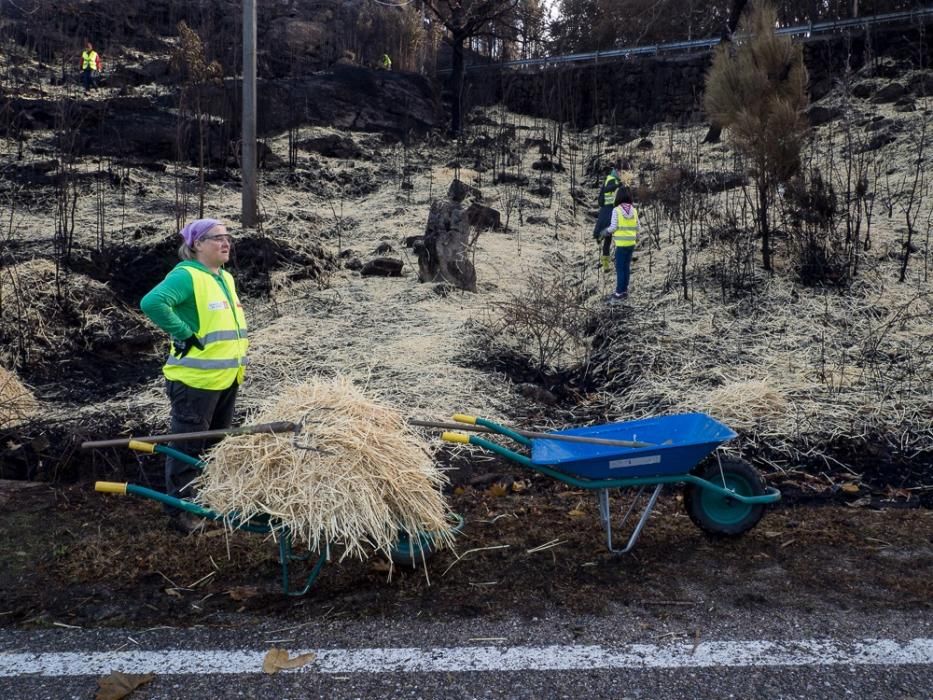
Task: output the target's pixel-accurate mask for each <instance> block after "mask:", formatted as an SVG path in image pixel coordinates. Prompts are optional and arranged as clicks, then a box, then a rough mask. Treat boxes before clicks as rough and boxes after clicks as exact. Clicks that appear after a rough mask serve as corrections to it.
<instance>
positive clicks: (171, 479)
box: [140, 219, 249, 532]
mask: <svg viewBox="0 0 933 700" xmlns="http://www.w3.org/2000/svg"><path fill="white" fill-rule="evenodd" d="M181 237H182V244H181V247H180V248H179V250H178V255H179V257H180V258H181V262H180V263H178V264H177V265H176V266H175V267H174V268H173V269H172V271H171V272H169V273H168V275H166V277H165V279H164V280H163V281H162V282H160V283H159V284H158V285H156V286H155V287H154V288H153V289H152V290H151V291H150V292H149V293H148V294H146V296H144V297H143V298H142V301H141V302H140V307H141V308H142V310H143V312H144V313H145V314H146V315H147V316H148V317H149V318H150V319H151V320H152V321H153V322H154V323H155V324H156V325H157V326H158V327H159V328H161V329H162V330H163V331H165V332H166V333H168V334H169V336H170V338H171V344H170V349H169V354H168V359H167V360H166V362H165V366H164V367H163V368H162V373H163V374H164V375H165V379H166V392H167V393H168V397H169V401H170V402H171V405H172V414H171V417H172V422H171V430H170V432H172V433H191V432H197V431H201V430H215V429H218V428H229V427H230V425H231V423H232V422H233V408H234V403H235V401H236V395H237V389H238V388H239V386H240V384H241V383H242V382H243V376H244V373H245V371H246V365H247V362H248V360H247V356H246V351H247V349H248V347H249V341H248V340H247V335H246V317H245V316H244V314H243V307H242V305H241V304H240V300H239V298H238V297H237V293H236V287H235V285H234V283H233V276H232V275H231V274H230V273H229V272H227V271H226V270H224V269H223V266H224V265H225V264H226V263H227V262H228V261H229V259H230V250H231V247H232V245H233V238H232V236H231V235H230V234H229V233H227V229H226V227H225V226H224V224H223V223H222V222H221V221H218V220H217V219H198V220H197V221H193V222H192V223H190V224H188V225H187V226H185V227H184V228H183V229H182V230H181ZM172 447H174V448H175V449H177V450H180V451H182V452H185V453H187V454H191V455H193V456H197V454H198V453H199V452H200V451H201V450H203V449H204V448H205V447H206V443H204V442H184V443H175V444H173V445H172ZM197 475H198V471H197V470H196V469H194V468H193V467H192V466H191V465H189V464H186V463H184V462H182V461H181V460H178V459H175V458H173V457H168V458H167V459H166V461H165V487H166V492H167V493H168V494H169V495H172V496H178V497H185V496H191V495H193V494H192V492H191V489H190V483H191V481H192V480H193V479H194V478H195V477H196V476H197ZM171 515H172V525H173V527H175V528H176V529H178V530H181V531H183V532H189V531H191V530H193V529H195V527H196V526H197V524H198V522H199V521H198V519H197V518H195V517H193V516H190V515H189V514H187V513H184V512H181V511H177V510H174V509H173V510H172V512H171Z"/></svg>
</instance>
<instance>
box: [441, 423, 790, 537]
mask: <svg viewBox="0 0 933 700" xmlns="http://www.w3.org/2000/svg"><path fill="white" fill-rule="evenodd" d="M453 418H454V420H455V421H456V422H457V423H458V424H460V425H459V426H456V427H460V428H462V429H467V430H479V431H482V432H486V433H496V434H499V435H502V436H505V437H507V438H510V439H511V440H514V441H515V442H517V443H518V444H519V445H521V446H522V447H524V448H526V449H527V450H529V451H530V456H527V455H525V454H521V453H519V452H516V451H515V450H512V449H509V448H508V447H503V446H502V445H500V444H498V443H495V442H492V441H491V440H488V439H486V438H483V437H479V436H478V435H465V434H463V433H455V432H445V433H444V434H443V435H442V439H443V440H445V441H447V442H453V443H466V444H470V445H476V446H477V447H482V448H483V449H486V450H488V451H490V452H494V453H496V454H498V455H501V456H502V457H505V458H506V459H508V460H511V461H512V462H515V463H517V464H520V465H521V466H523V467H527V468H528V469H531V470H533V471H535V472H538V473H539V474H544V475H545V476H549V477H551V478H553V479H557V480H558V481H561V482H563V483H565V484H568V485H570V486H572V487H574V488H580V489H588V490H591V491H595V492H596V499H597V503H598V505H599V514H600V518H601V520H602V523H603V525H604V527H605V530H606V544H607V546H608V547H609V551H611V552H616V553H620V554H621V553H624V552H628V551H630V550H631V549H632V547H634V546H635V542H636V541H637V540H638V536H639V535H640V534H641V531H642V529H643V528H644V526H645V523H646V522H647V521H648V518H649V516H650V515H651V512H652V511H653V510H654V507H655V505H656V503H657V501H658V496H660V494H661V490H662V489H663V488H664V486H665V485H666V484H677V483H683V484H685V491H684V507H685V508H686V510H687V514H688V515H689V516H690V519H691V520H692V521H693V522H694V523H695V524H696V525H697V526H698V527H700V528H701V529H702V530H704V531H705V532H707V533H709V534H710V535H714V536H726V537H735V536H738V535H741V534H743V533H745V532H747V531H748V530H750V529H751V528H753V527H754V526H755V525H756V524H757V523H758V521H759V520H760V519H761V516H762V515H763V514H764V509H765V507H766V506H767V505H768V504H770V503H775V502H777V501H778V500H780V498H781V493H780V491H778V490H777V489H776V488H773V487H768V486H766V485H765V483H764V480H763V479H762V477H761V475H760V474H759V473H758V471H757V470H756V469H755V468H754V467H753V466H752V465H751V464H749V463H748V462H746V461H745V460H744V459H740V458H738V457H734V456H731V455H725V454H720V453H719V452H718V451H716V449H717V448H718V447H719V446H720V445H721V444H723V443H724V442H727V441H728V440H731V439H732V438H734V437H736V433H735V432H734V431H733V430H732V429H731V428H729V427H728V426H726V425H724V424H722V423H720V422H719V421H717V420H715V419H714V418H711V417H710V416H708V415H706V414H703V413H689V414H682V415H671V416H658V417H653V418H645V419H642V420H636V421H628V422H623V423H607V424H602V425H592V426H588V427H585V428H573V429H570V430H560V431H555V432H551V433H532V432H528V431H520V430H513V429H511V428H508V427H506V426H503V425H500V424H498V423H494V422H493V421H490V420H487V419H485V418H476V417H474V416H468V415H463V414H457V415H455V416H454V417H453ZM448 426H451V427H453V424H443V427H448ZM714 451H716V452H715V455H714V456H713V457H712V458H711V459H705V458H706V457H708V456H709V455H710V454H711V453H713V452H714ZM622 488H635V489H637V492H636V494H635V497H634V498H633V499H632V503H631V504H630V505H629V507H628V510H626V511H625V514H624V515H623V516H622V520H621V522H620V523H619V527H620V528H621V527H623V526H624V525H625V523H626V521H627V520H628V518H629V517H630V516H631V515H632V512H633V511H634V509H635V507H636V506H637V504H638V503H639V502H641V501H642V499H643V495H644V494H645V492H646V491H647V489H649V488H650V489H653V490H652V491H651V493H650V496H649V497H648V500H647V503H646V505H645V507H644V510H643V511H642V513H641V516H640V517H639V519H638V521H637V522H636V523H635V526H634V528H633V529H632V532H631V534H630V536H629V539H628V543H627V544H626V545H625V547H624V548H615V547H613V544H612V533H613V525H612V515H611V512H610V507H609V506H610V504H609V491H610V490H611V489H622Z"/></svg>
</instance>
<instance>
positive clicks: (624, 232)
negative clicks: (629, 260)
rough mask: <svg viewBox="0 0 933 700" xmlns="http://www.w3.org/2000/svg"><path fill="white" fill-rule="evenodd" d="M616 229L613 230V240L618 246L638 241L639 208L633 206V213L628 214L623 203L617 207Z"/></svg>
mask: <svg viewBox="0 0 933 700" xmlns="http://www.w3.org/2000/svg"><path fill="white" fill-rule="evenodd" d="M616 214H617V216H616V230H615V231H613V232H612V242H613V243H615V244H616V247H617V248H626V247H629V246H633V245H635V244H636V243H637V242H638V210H637V209H636V208H635V207H632V215H631V216H626V215H625V210H624V209H622V205H621V204H620V205H619V206H617V207H616Z"/></svg>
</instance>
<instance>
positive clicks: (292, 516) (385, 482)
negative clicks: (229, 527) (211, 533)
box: [196, 377, 450, 559]
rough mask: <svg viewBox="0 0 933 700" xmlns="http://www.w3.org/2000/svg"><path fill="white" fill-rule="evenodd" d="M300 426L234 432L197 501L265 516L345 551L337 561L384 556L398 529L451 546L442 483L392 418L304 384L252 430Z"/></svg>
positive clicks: (339, 392)
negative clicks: (278, 428) (278, 425)
mask: <svg viewBox="0 0 933 700" xmlns="http://www.w3.org/2000/svg"><path fill="white" fill-rule="evenodd" d="M281 420H290V421H296V422H297V421H301V422H302V424H303V427H302V429H301V432H300V434H299V435H298V437H297V439H298V442H299V444H302V445H308V446H311V447H313V448H315V449H313V450H309V449H300V448H298V447H296V446H295V445H294V444H293V436H292V435H291V434H287V435H284V434H279V435H268V434H262V435H241V436H234V437H229V438H226V439H225V440H223V441H222V442H221V443H220V444H219V445H217V447H215V448H214V450H213V451H212V452H211V453H210V455H209V457H208V463H207V468H206V469H205V472H204V474H203V475H202V476H201V477H200V478H199V480H198V482H197V484H196V488H197V489H198V494H199V495H198V500H199V501H200V502H201V503H202V504H204V505H206V506H207V507H209V508H212V509H214V510H216V511H218V512H221V513H228V514H230V513H236V514H238V515H239V516H240V517H246V518H249V517H253V516H256V515H260V514H268V515H270V516H272V523H273V525H274V527H275V529H276V531H279V532H280V531H282V530H284V529H286V528H287V529H288V530H289V531H290V532H291V534H292V536H293V537H294V538H295V540H296V542H299V543H302V544H305V545H307V546H308V547H309V548H310V549H311V550H320V548H321V547H323V546H326V545H328V544H329V543H339V544H341V545H343V547H344V552H343V555H342V556H341V559H342V558H344V557H347V556H349V555H351V554H352V555H354V556H357V557H359V558H361V559H362V558H363V557H365V556H366V555H367V554H368V553H369V552H370V551H375V550H382V551H388V550H389V549H390V548H391V547H392V546H393V545H394V544H395V542H396V541H397V539H398V534H399V532H400V531H401V532H406V533H412V534H413V533H417V532H430V533H437V535H436V537H437V539H438V544H439V545H443V544H449V540H450V535H449V534H448V533H447V528H448V527H449V524H448V521H447V514H448V510H447V506H446V503H445V501H444V498H443V496H442V495H441V493H440V487H441V485H442V484H443V483H444V482H445V481H446V479H445V477H444V476H443V475H442V474H441V473H440V472H439V471H438V470H437V469H436V468H435V467H434V464H433V461H432V459H431V456H430V454H429V452H428V446H427V444H426V443H424V442H423V441H422V440H421V439H420V438H419V437H418V436H417V435H415V434H414V433H413V432H412V431H411V429H410V428H409V427H408V426H407V424H406V422H405V420H404V418H402V416H401V415H400V414H399V413H397V412H396V411H394V410H392V409H390V408H386V407H385V406H380V405H378V404H376V403H374V402H372V401H370V400H369V399H367V398H366V397H365V396H364V395H363V394H362V393H361V392H360V391H359V390H358V389H357V388H356V387H354V386H353V384H351V383H350V381H349V380H347V379H345V378H343V377H338V378H336V379H335V380H332V381H328V380H323V379H319V380H312V381H309V382H307V383H304V384H299V385H296V386H292V387H290V388H289V389H287V390H286V391H285V393H283V394H282V395H280V396H278V397H276V398H274V399H273V400H271V401H269V402H268V403H267V404H266V405H265V407H264V408H263V409H262V410H261V412H260V414H259V415H257V416H255V417H254V418H253V419H251V420H250V422H251V423H266V422H271V421H281Z"/></svg>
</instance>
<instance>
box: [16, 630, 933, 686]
mask: <svg viewBox="0 0 933 700" xmlns="http://www.w3.org/2000/svg"><path fill="white" fill-rule="evenodd" d="M307 651H312V652H314V653H315V654H317V659H316V660H315V661H314V662H312V663H311V664H309V665H307V666H304V667H302V668H301V669H299V671H300V672H312V673H390V672H393V671H401V672H409V673H410V672H413V671H415V672H425V673H432V672H439V671H444V672H450V671H453V672H463V671H573V670H590V669H649V668H709V667H730V666H755V667H759V668H760V667H767V666H838V665H844V666H877V665H886V666H905V665H917V664H919V665H933V639H926V638H919V639H911V640H909V641H906V642H898V641H894V640H890V639H865V640H861V641H858V642H838V641H832V640H826V641H821V640H801V641H791V642H769V641H745V642H703V643H700V644H697V645H696V646H694V645H692V644H664V645H656V644H629V645H625V646H620V647H605V646H526V647H505V646H502V647H490V646H485V647H435V648H431V649H418V648H396V649H378V648H377V649H305V650H293V651H292V655H294V654H297V653H305V652H307ZM264 655H265V651H263V650H234V651H223V650H209V651H204V650H196V649H163V650H159V651H119V652H95V651H89V652H34V653H29V652H16V653H12V652H5V653H0V677H13V676H99V675H103V674H106V673H110V672H111V671H122V672H124V673H156V674H159V675H170V674H181V675H184V674H201V673H219V674H226V673H260V672H261V669H262V659H263V656H264Z"/></svg>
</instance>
